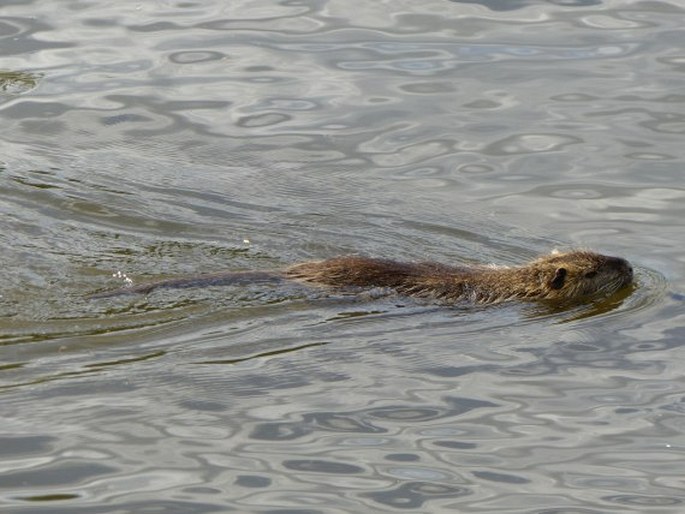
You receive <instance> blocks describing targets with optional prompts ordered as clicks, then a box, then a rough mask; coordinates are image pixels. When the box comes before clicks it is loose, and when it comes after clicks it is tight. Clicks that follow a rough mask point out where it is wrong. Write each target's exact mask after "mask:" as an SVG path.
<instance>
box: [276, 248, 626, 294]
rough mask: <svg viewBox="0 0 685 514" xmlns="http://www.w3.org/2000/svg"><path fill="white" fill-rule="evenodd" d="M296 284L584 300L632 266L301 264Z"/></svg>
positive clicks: (598, 261) (558, 261) (583, 258)
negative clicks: (299, 282)
mask: <svg viewBox="0 0 685 514" xmlns="http://www.w3.org/2000/svg"><path fill="white" fill-rule="evenodd" d="M285 276H286V277H288V278H292V279H295V280H299V281H303V282H307V283H313V284H323V285H328V286H334V287H344V286H358V287H389V288H392V289H395V290H396V291H397V292H398V293H400V294H404V295H408V296H416V297H424V298H425V297H427V298H435V299H439V300H442V301H445V302H447V303H457V302H461V301H468V302H472V303H479V304H491V303H500V302H504V301H510V300H530V301H557V300H580V299H583V298H587V297H589V296H596V295H607V294H610V293H612V292H614V291H617V290H618V289H620V288H622V287H624V286H627V285H628V284H630V283H631V282H632V280H633V270H632V267H631V266H630V264H629V263H628V261H626V260H625V259H622V258H619V257H609V256H605V255H600V254H597V253H594V252H589V251H572V252H566V253H559V252H554V253H552V254H549V255H546V256H543V257H540V258H539V259H536V260H534V261H532V262H529V263H528V264H525V265H523V266H513V267H509V266H491V265H486V266H483V265H481V266H447V265H443V264H437V263H431V262H425V263H403V262H396V261H392V260H384V259H371V258H366V257H340V258H335V259H329V260H325V261H318V262H308V263H303V264H297V265H295V266H292V267H290V268H288V269H287V270H286V271H285Z"/></svg>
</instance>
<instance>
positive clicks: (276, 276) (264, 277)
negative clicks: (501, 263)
mask: <svg viewBox="0 0 685 514" xmlns="http://www.w3.org/2000/svg"><path fill="white" fill-rule="evenodd" d="M282 280H283V275H281V274H280V273H278V272H276V271H227V272H225V273H214V274H211V275H196V276H194V277H189V278H172V279H168V280H158V281H156V282H148V283H146V284H140V285H137V286H130V287H121V288H119V289H110V290H108V291H102V292H100V293H94V294H91V295H89V296H88V298H89V299H97V298H111V297H114V296H124V295H132V294H148V293H150V292H152V291H154V290H156V289H188V288H191V287H210V286H237V285H243V284H261V283H265V282H280V281H282Z"/></svg>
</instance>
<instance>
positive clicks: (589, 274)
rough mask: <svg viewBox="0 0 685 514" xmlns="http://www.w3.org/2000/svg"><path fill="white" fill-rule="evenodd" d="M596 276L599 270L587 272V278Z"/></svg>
mask: <svg viewBox="0 0 685 514" xmlns="http://www.w3.org/2000/svg"><path fill="white" fill-rule="evenodd" d="M596 276H597V272H596V271H588V272H587V273H586V274H585V278H595V277H596Z"/></svg>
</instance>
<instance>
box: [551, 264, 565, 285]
mask: <svg viewBox="0 0 685 514" xmlns="http://www.w3.org/2000/svg"><path fill="white" fill-rule="evenodd" d="M565 281H566V268H557V270H556V271H555V272H554V278H553V279H552V280H550V282H549V286H550V287H551V288H552V289H561V288H562V287H564V282H565Z"/></svg>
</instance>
